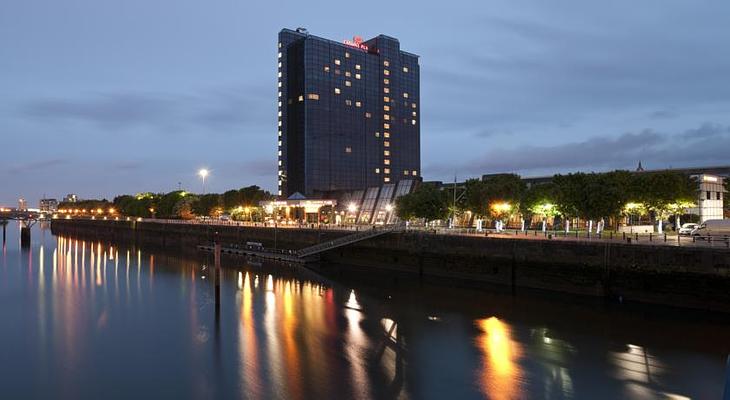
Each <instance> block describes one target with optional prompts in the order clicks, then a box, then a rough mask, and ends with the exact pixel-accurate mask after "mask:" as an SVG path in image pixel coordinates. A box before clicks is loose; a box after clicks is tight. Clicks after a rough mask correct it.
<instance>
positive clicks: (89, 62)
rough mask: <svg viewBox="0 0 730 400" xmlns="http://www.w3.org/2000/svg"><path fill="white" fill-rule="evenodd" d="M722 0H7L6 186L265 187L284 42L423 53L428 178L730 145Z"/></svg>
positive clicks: (690, 162)
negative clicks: (385, 44) (392, 43)
mask: <svg viewBox="0 0 730 400" xmlns="http://www.w3.org/2000/svg"><path fill="white" fill-rule="evenodd" d="M729 15H730V2H728V1H727V0H722V1H688V0H656V1H649V0H645V1H635V0H634V1H610V2H595V1H584V0H583V1H581V0H575V1H544V0H535V1H521V2H515V1H507V0H505V1H491V0H489V1H474V2H464V1H448V2H435V1H433V2H399V1H382V2H381V1H368V2H348V1H340V2H328V3H323V2H316V1H297V2H282V1H267V2H249V1H232V0H231V1H224V0H211V1H192V0H154V1H149V0H146V1H142V0H124V1H122V0H118V1H111V0H108V1H104V0H55V1H50V0H44V1H38V0H5V1H3V2H2V5H0V93H1V96H0V150H1V151H0V204H4V205H10V206H12V205H15V204H17V198H18V197H19V196H23V197H25V198H26V199H28V200H29V201H30V204H31V205H32V206H34V207H37V200H38V199H39V198H40V197H41V196H42V195H43V194H44V193H45V194H46V195H47V196H49V197H56V198H59V199H60V198H61V197H62V196H63V195H65V194H66V193H77V194H79V196H80V197H82V198H101V197H106V198H108V199H111V198H113V197H114V196H115V195H118V194H122V193H136V192H141V191H153V192H166V191H170V190H174V189H176V188H177V187H178V182H181V184H182V187H183V188H185V189H187V190H191V191H200V190H201V189H202V188H201V183H200V180H199V179H198V178H197V176H196V171H197V170H198V169H199V168H201V167H207V168H209V169H210V170H211V176H210V179H209V181H208V185H207V189H208V191H224V190H227V189H231V188H239V187H242V186H247V185H252V184H257V185H260V186H262V187H264V188H266V189H269V190H272V191H273V190H274V189H275V188H276V171H277V166H276V107H277V104H276V61H277V59H276V54H277V48H276V42H277V33H278V32H279V30H280V29H282V28H284V27H287V28H292V29H294V28H296V27H299V26H302V27H306V28H307V29H308V30H309V32H310V33H312V34H314V35H317V36H323V37H326V38H330V39H334V40H342V39H349V38H352V36H353V35H360V36H362V37H364V38H366V39H368V38H371V37H373V36H376V35H378V34H381V33H382V34H387V35H390V36H393V37H396V38H398V39H399V40H400V43H401V47H402V49H403V50H406V51H409V52H412V53H416V54H418V55H420V56H421V58H420V65H421V108H422V114H421V118H422V120H421V122H422V123H421V138H422V147H421V151H422V156H421V159H422V172H423V176H424V179H425V180H448V181H450V180H453V177H454V174H455V173H456V174H457V175H458V178H459V180H462V179H464V178H467V177H476V176H480V175H481V174H483V173H495V172H516V173H519V174H522V175H525V176H534V175H544V174H553V173H556V172H570V171H576V170H582V171H602V170H609V169H617V168H635V166H636V163H637V162H638V161H639V160H641V161H642V162H643V164H644V166H645V167H646V168H650V169H657V168H666V167H670V166H672V167H677V166H700V165H718V164H730V50H728V46H730V44H729V43H730V23H728V16H729Z"/></svg>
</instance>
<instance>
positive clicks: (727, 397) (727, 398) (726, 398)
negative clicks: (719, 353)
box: [722, 355, 730, 400]
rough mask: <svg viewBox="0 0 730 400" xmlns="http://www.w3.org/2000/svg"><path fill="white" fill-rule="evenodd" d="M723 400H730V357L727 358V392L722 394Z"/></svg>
mask: <svg viewBox="0 0 730 400" xmlns="http://www.w3.org/2000/svg"><path fill="white" fill-rule="evenodd" d="M722 400H730V355H728V356H727V366H726V367H725V390H724V391H723V393H722Z"/></svg>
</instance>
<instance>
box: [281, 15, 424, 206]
mask: <svg viewBox="0 0 730 400" xmlns="http://www.w3.org/2000/svg"><path fill="white" fill-rule="evenodd" d="M345 42H347V44H345V43H340V42H335V41H332V40H328V39H324V38H320V37H317V36H313V35H310V34H308V32H306V30H303V29H298V30H296V31H293V30H289V29H284V30H282V31H281V32H280V33H279V44H278V47H279V49H278V56H279V71H278V76H279V81H278V86H279V113H278V114H279V124H278V125H279V132H278V140H279V141H280V145H279V149H278V153H279V174H278V176H279V195H280V196H282V197H288V196H290V195H292V194H294V193H296V192H300V193H302V194H304V195H305V196H307V197H322V196H325V195H326V194H327V193H332V192H340V191H351V190H358V189H366V188H369V187H375V186H381V185H383V184H384V183H397V182H398V181H400V180H402V179H418V178H419V176H420V170H421V168H420V162H421V160H420V118H419V116H420V91H419V65H418V56H416V55H414V54H410V53H407V52H404V51H401V50H400V43H399V42H398V40H397V39H395V38H392V37H389V36H385V35H380V36H377V37H375V38H373V39H370V40H367V41H362V40H361V39H360V38H354V39H353V40H352V41H349V40H348V41H345Z"/></svg>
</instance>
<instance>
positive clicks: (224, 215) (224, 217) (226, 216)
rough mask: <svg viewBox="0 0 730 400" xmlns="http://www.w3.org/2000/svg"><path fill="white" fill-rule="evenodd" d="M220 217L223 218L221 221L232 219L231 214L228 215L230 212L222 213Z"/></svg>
mask: <svg viewBox="0 0 730 400" xmlns="http://www.w3.org/2000/svg"><path fill="white" fill-rule="evenodd" d="M218 219H219V220H221V221H230V220H231V216H230V215H228V214H221V216H220V217H218Z"/></svg>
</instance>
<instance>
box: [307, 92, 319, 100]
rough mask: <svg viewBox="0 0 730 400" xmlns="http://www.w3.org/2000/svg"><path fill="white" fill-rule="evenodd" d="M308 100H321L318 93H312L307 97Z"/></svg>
mask: <svg viewBox="0 0 730 400" xmlns="http://www.w3.org/2000/svg"><path fill="white" fill-rule="evenodd" d="M307 98H308V99H310V100H319V95H318V94H317V93H310V94H308V95H307Z"/></svg>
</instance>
